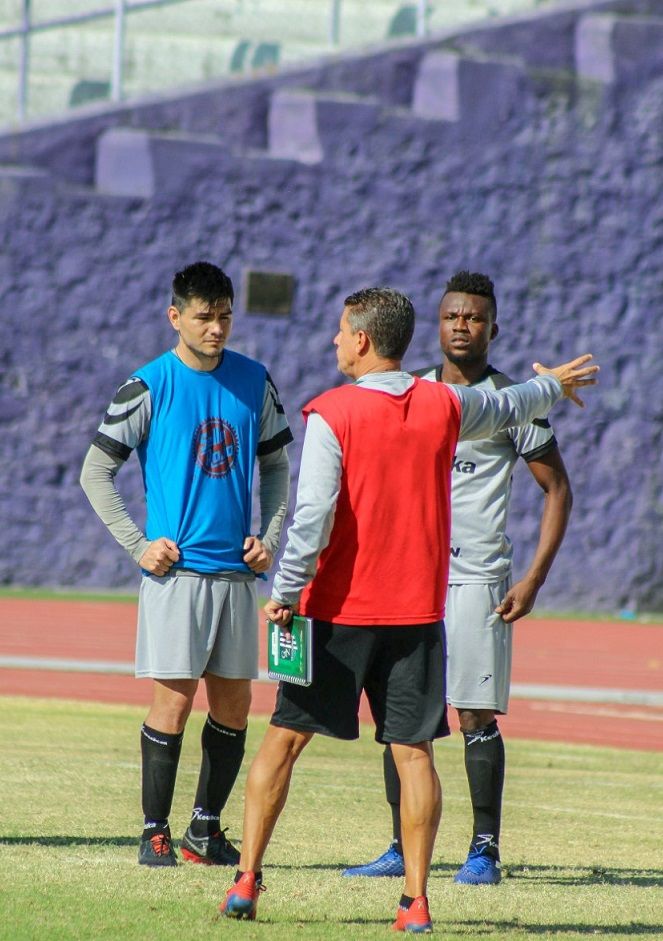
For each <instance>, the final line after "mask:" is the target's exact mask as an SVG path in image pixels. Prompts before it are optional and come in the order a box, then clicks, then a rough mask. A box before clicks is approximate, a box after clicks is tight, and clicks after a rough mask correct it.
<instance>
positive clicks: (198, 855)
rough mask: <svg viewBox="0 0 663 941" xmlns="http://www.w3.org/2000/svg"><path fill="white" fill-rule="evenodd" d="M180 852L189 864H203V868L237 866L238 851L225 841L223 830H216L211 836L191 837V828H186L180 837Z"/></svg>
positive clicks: (228, 841)
mask: <svg viewBox="0 0 663 941" xmlns="http://www.w3.org/2000/svg"><path fill="white" fill-rule="evenodd" d="M226 829H227V828H226ZM180 852H181V853H182V856H183V857H184V859H188V860H189V862H190V863H203V864H204V865H205V866H237V865H239V850H238V849H236V848H235V847H234V846H233V845H232V843H231V842H230V840H228V839H226V831H225V830H220V831H219V830H217V832H216V833H213V834H212V835H211V836H193V834H192V833H191V827H188V829H187V831H186V833H185V834H184V836H183V837H182V842H181V844H180Z"/></svg>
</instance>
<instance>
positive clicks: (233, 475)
mask: <svg viewBox="0 0 663 941" xmlns="http://www.w3.org/2000/svg"><path fill="white" fill-rule="evenodd" d="M233 299H234V291H233V285H232V282H231V280H230V278H229V277H228V276H227V275H226V274H225V273H224V272H223V271H222V270H221V269H220V268H218V267H216V266H215V265H212V264H210V263H208V262H196V263H195V264H192V265H189V266H188V267H186V268H184V269H183V270H182V271H179V272H178V273H177V274H176V275H175V277H174V279H173V285H172V302H171V306H170V307H169V308H168V319H169V321H170V324H171V326H172V327H173V329H174V330H175V332H176V333H177V334H178V342H177V345H176V346H175V348H174V349H172V350H169V351H168V352H166V353H164V354H163V355H162V356H159V357H158V358H157V359H155V360H153V361H152V362H150V363H147V364H146V365H145V366H142V367H141V368H140V369H138V370H136V372H135V373H134V374H133V375H132V376H131V377H130V378H129V379H128V380H127V382H125V383H124V384H123V385H122V386H121V387H120V388H119V389H118V391H117V393H116V395H115V398H114V399H113V401H112V402H111V404H110V405H109V407H108V411H107V412H106V415H105V417H104V420H103V422H102V423H101V425H100V426H99V430H98V431H97V434H96V435H95V437H94V440H93V442H92V445H91V447H90V449H89V451H88V453H87V456H86V458H85V463H84V465H83V470H82V473H81V485H82V487H83V489H84V490H85V493H86V495H87V497H88V499H89V500H90V503H91V504H92V507H93V509H94V510H95V512H96V513H97V515H98V516H99V517H100V518H101V520H102V521H103V522H104V523H105V524H106V526H107V527H108V529H109V531H110V532H111V534H112V535H113V536H114V537H115V539H116V540H117V541H118V542H119V543H120V545H121V546H122V547H123V548H124V549H126V550H127V552H128V553H129V554H130V555H131V557H132V558H133V559H134V560H135V562H137V563H138V565H139V566H140V567H141V569H142V570H143V578H142V583H141V588H140V594H139V603H138V634H137V639H136V676H138V677H150V678H151V679H152V680H153V699H152V705H151V708H150V711H149V713H148V715H147V718H146V720H145V723H144V725H143V727H142V730H141V751H142V769H143V778H142V799H143V813H144V816H145V825H144V830H143V835H142V838H141V841H140V850H139V856H138V861H139V863H142V864H144V865H147V866H174V865H176V864H177V859H176V856H175V852H174V850H173V846H172V840H171V835H170V828H169V824H168V817H169V814H170V809H171V804H172V799H173V792H174V789H175V778H176V775H177V765H178V761H179V755H180V749H181V744H182V737H183V735H184V727H185V725H186V721H187V718H188V716H189V713H190V711H191V707H192V704H193V698H194V695H195V693H196V689H197V687H198V681H199V679H200V678H201V677H204V679H205V686H206V691H207V700H208V704H209V715H208V717H207V721H206V723H205V726H204V728H203V733H202V763H201V769H200V776H199V780H198V789H197V792H196V797H195V801H194V807H193V813H192V818H191V822H190V824H189V827H188V828H187V830H186V833H185V834H184V837H183V839H182V845H181V850H182V855H183V856H184V857H185V858H186V859H188V860H190V861H192V862H198V863H206V864H208V865H236V864H237V862H238V860H239V853H238V852H237V850H236V849H235V847H234V846H233V845H232V844H231V843H230V842H229V841H228V840H227V838H226V836H225V831H222V830H221V826H220V816H221V811H222V810H223V807H224V806H225V804H226V801H227V799H228V796H229V795H230V792H231V790H232V788H233V785H234V783H235V780H236V778H237V774H238V772H239V768H240V765H241V762H242V758H243V755H244V743H245V739H246V724H247V716H248V712H249V706H250V702H251V679H253V678H255V677H257V675H258V613H257V599H256V588H255V578H256V575H260V574H261V573H263V572H266V571H267V570H268V569H269V568H270V566H271V564H272V561H273V557H274V554H275V552H276V551H277V549H278V545H279V540H280V535H281V527H282V525H283V519H284V516H285V512H286V507H287V501H288V485H289V465H288V457H287V453H286V450H285V447H286V445H287V444H289V443H290V442H291V441H292V434H291V432H290V429H289V427H288V423H287V420H286V417H285V413H284V410H283V406H282V405H281V402H280V400H279V396H278V392H277V390H276V387H275V386H274V383H273V382H272V380H271V378H270V376H269V373H268V372H267V371H266V369H265V367H264V366H262V365H261V364H260V363H258V362H256V361H255V360H251V359H248V358H247V357H246V356H242V355H240V354H239V353H235V352H233V351H232V350H228V349H226V343H227V341H228V338H229V336H230V331H231V327H232V317H233V313H232V304H233ZM134 449H135V450H136V452H137V454H138V459H139V461H140V466H141V470H142V474H143V483H144V487H145V501H146V508H147V520H146V527H145V533H143V532H141V530H140V529H139V528H138V527H137V525H136V524H135V522H134V521H133V520H132V519H131V517H130V516H129V514H128V512H127V510H126V508H125V506H124V503H123V501H122V498H121V496H120V495H119V493H118V491H117V489H116V486H115V475H116V474H117V471H118V470H119V468H120V467H121V466H122V465H123V464H124V462H125V461H126V460H127V458H128V457H129V455H130V454H131V452H132V451H133V450H134ZM256 458H257V460H258V469H259V477H260V509H261V526H260V534H259V535H257V536H256V535H252V534H251V490H252V484H253V472H254V467H255V462H256Z"/></svg>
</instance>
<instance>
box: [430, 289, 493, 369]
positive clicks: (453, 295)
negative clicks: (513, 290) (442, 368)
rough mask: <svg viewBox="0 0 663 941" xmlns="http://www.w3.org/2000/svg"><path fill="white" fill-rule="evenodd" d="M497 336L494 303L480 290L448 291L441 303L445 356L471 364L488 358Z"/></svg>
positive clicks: (457, 361) (442, 342) (441, 341)
mask: <svg viewBox="0 0 663 941" xmlns="http://www.w3.org/2000/svg"><path fill="white" fill-rule="evenodd" d="M496 336H497V324H496V323H493V319H492V306H491V303H490V300H489V299H488V298H487V297H480V296H479V295H478V294H461V293H457V292H453V291H452V292H450V293H449V294H445V295H444V297H443V298H442V303H441V304H440V346H441V347H442V352H443V353H444V355H445V356H446V358H447V359H448V360H449V361H450V362H451V363H454V364H456V365H459V366H462V365H468V364H472V363H475V362H479V361H482V360H484V359H485V358H486V356H487V353H488V347H489V346H490V341H491V340H492V339H494V337H496Z"/></svg>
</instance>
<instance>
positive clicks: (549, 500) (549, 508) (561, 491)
mask: <svg viewBox="0 0 663 941" xmlns="http://www.w3.org/2000/svg"><path fill="white" fill-rule="evenodd" d="M527 466H528V468H529V469H530V471H531V473H532V476H533V477H534V479H535V480H536V482H537V483H538V485H539V486H540V487H541V489H542V490H543V491H544V493H545V498H544V503H543V513H542V515H541V524H540V528H539V542H538V545H537V547H536V551H535V553H534V557H533V559H532V561H531V563H530V566H529V568H528V570H527V572H526V573H525V575H524V576H523V578H521V579H520V581H518V582H516V583H515V584H514V585H512V586H511V588H510V589H509V591H508V592H507V593H506V595H505V597H504V599H503V600H502V602H501V604H499V605H498V606H497V608H495V611H496V612H497V614H501V615H502V619H503V620H504V621H506V622H507V623H511V622H512V621H516V620H517V619H518V618H522V617H524V616H525V615H526V614H529V612H530V611H531V610H532V608H533V607H534V602H535V601H536V596H537V594H538V592H539V589H540V588H541V586H542V585H543V583H544V582H545V580H546V577H547V575H548V572H549V571H550V568H551V566H552V564H553V561H554V560H555V556H556V555H557V551H558V549H559V547H560V545H561V544H562V539H563V538H564V533H565V531H566V525H567V523H568V520H569V514H570V513H571V504H572V502H573V496H572V493H571V484H570V483H569V478H568V475H567V473H566V468H565V466H564V462H563V460H562V456H561V454H560V453H559V449H558V448H557V447H554V448H552V449H551V450H550V451H548V452H547V453H546V454H545V455H543V456H542V457H540V458H538V459H537V460H534V461H529V462H528V464H527Z"/></svg>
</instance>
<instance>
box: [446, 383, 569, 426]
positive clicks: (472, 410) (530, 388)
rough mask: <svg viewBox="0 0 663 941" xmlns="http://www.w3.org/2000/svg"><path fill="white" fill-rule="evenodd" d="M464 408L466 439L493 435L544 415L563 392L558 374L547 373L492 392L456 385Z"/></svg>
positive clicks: (455, 387) (454, 387) (462, 422)
mask: <svg viewBox="0 0 663 941" xmlns="http://www.w3.org/2000/svg"><path fill="white" fill-rule="evenodd" d="M452 388H453V390H454V392H455V393H456V395H457V396H458V398H459V399H460V403H461V408H462V417H461V426H460V435H459V437H460V438H462V439H463V440H477V439H480V438H490V437H492V436H493V435H494V434H496V433H497V432H498V431H503V430H504V429H505V428H512V427H514V426H516V425H525V424H527V423H528V422H531V421H532V420H533V419H535V418H544V417H545V416H546V415H547V414H548V412H549V411H550V409H551V408H552V407H553V405H554V404H555V403H556V402H558V401H559V400H560V399H561V398H562V396H563V390H562V385H561V383H560V382H559V380H557V379H556V378H555V377H554V376H543V377H538V378H536V379H530V380H529V381H528V382H523V383H518V384H516V385H513V386H509V387H508V388H506V389H500V390H499V391H495V392H489V391H487V390H484V389H472V388H469V387H467V386H452Z"/></svg>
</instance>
